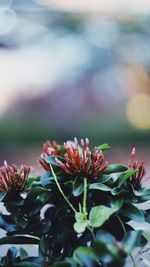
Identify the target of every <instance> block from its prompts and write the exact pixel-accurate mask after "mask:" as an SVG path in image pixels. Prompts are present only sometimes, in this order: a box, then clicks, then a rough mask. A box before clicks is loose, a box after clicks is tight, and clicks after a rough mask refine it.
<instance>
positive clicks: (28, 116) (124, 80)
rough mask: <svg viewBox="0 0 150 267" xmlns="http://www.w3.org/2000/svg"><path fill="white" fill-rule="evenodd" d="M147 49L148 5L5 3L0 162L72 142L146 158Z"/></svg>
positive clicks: (0, 12)
mask: <svg viewBox="0 0 150 267" xmlns="http://www.w3.org/2000/svg"><path fill="white" fill-rule="evenodd" d="M149 47H150V2H149V1H147V0H143V1H138V2H137V1H134V0H133V1H124V0H112V1H99V0H94V1H92V0H88V1H84V0H83V1H78V0H71V1H67V0H66V1H63V0H61V1H58V0H51V1H48V0H26V1H24V0H22V1H20V0H0V145H1V149H2V151H3V153H1V154H2V155H1V159H3V157H5V158H9V157H10V158H11V160H12V159H15V160H17V157H18V158H19V159H21V158H20V151H22V155H25V154H26V153H27V151H29V152H28V153H27V154H28V155H29V153H30V157H29V156H27V157H28V159H29V158H30V159H31V158H34V154H35V152H34V151H33V150H32V148H33V146H34V149H37V151H39V150H40V149H41V146H42V142H44V140H46V139H48V138H49V139H56V140H60V141H64V140H65V139H66V138H73V137H74V136H78V137H79V138H80V137H81V136H82V137H85V136H87V137H89V138H90V139H91V140H92V142H93V143H104V142H108V143H110V144H112V145H114V146H115V147H120V146H125V147H126V148H127V149H128V148H130V147H132V146H134V145H137V146H142V149H143V151H144V153H148V152H145V150H146V149H147V148H146V147H147V146H148V145H149V143H150V139H149V134H150V51H149ZM39 147H40V148H39ZM10 148H11V149H10ZM16 149H18V153H16ZM24 149H26V151H24ZM38 149H39V150H38ZM13 151H14V152H13ZM31 151H33V152H31ZM127 152H128V151H127ZM38 153H39V152H37V154H38ZM117 153H118V154H116V159H117V157H118V158H120V152H117ZM146 155H148V154H146ZM112 156H114V154H113V155H112ZM124 157H125V156H124ZM146 157H148V156H146ZM34 160H35V158H34Z"/></svg>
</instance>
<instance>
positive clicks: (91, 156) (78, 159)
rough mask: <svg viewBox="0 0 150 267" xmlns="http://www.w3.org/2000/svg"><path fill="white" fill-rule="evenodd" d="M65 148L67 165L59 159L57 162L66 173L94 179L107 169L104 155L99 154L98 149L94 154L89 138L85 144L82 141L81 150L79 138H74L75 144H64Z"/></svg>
mask: <svg viewBox="0 0 150 267" xmlns="http://www.w3.org/2000/svg"><path fill="white" fill-rule="evenodd" d="M64 148H65V151H66V153H65V155H64V159H65V163H63V162H61V161H60V160H59V159H57V158H56V159H55V160H56V162H57V164H58V165H59V166H60V167H61V168H62V169H63V170H64V171H65V172H66V173H68V174H70V175H71V176H73V177H81V178H84V177H87V178H89V177H90V178H93V179H94V178H96V177H98V176H99V175H101V174H102V173H103V172H104V171H105V170H106V168H107V162H104V155H103V153H102V152H101V151H100V152H99V151H98V149H97V148H95V149H94V151H93V153H92V152H91V151H90V148H89V140H88V139H87V138H86V140H85V142H84V140H83V139H81V148H80V147H79V143H78V140H77V138H74V142H69V141H67V142H66V143H64Z"/></svg>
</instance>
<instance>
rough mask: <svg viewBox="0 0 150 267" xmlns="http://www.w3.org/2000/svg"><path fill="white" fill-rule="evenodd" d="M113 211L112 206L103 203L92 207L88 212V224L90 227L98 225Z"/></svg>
mask: <svg viewBox="0 0 150 267" xmlns="http://www.w3.org/2000/svg"><path fill="white" fill-rule="evenodd" d="M115 211H116V210H115V209H114V208H108V207H106V206H103V205H100V206H95V207H93V208H92V209H91V211H90V214H89V220H90V225H91V226H92V227H100V226H101V225H103V224H104V223H105V222H106V221H107V220H108V219H109V217H110V216H111V215H112V214H113V213H114V212H115Z"/></svg>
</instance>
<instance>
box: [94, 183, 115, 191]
mask: <svg viewBox="0 0 150 267" xmlns="http://www.w3.org/2000/svg"><path fill="white" fill-rule="evenodd" d="M89 189H95V190H101V191H106V192H107V191H111V188H110V187H108V186H107V185H104V184H101V183H93V184H90V185H89Z"/></svg>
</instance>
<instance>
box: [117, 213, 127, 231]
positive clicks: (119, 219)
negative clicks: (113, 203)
mask: <svg viewBox="0 0 150 267" xmlns="http://www.w3.org/2000/svg"><path fill="white" fill-rule="evenodd" d="M116 216H117V218H118V221H119V222H120V224H121V226H122V229H123V231H124V234H125V235H126V233H127V231H126V228H125V227H124V224H123V221H122V220H121V218H120V217H119V215H118V214H117V215H116Z"/></svg>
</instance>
